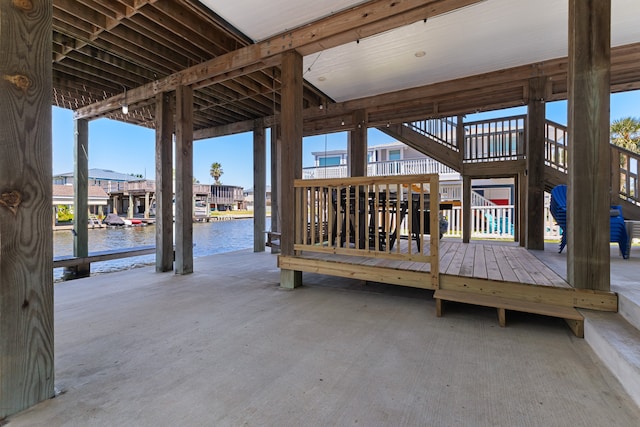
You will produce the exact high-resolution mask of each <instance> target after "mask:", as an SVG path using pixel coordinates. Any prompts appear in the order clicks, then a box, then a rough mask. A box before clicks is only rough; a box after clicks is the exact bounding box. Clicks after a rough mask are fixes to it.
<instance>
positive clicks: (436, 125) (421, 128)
mask: <svg viewBox="0 0 640 427" xmlns="http://www.w3.org/2000/svg"><path fill="white" fill-rule="evenodd" d="M404 125H405V126H407V127H408V128H410V129H411V130H413V131H415V132H418V133H421V134H422V135H425V136H428V137H429V138H431V139H433V140H434V141H436V142H438V143H440V144H442V145H444V146H446V147H449V148H450V149H452V150H454V151H458V150H459V149H460V146H459V144H458V141H457V140H456V128H457V118H456V117H442V118H433V119H424V120H418V121H415V122H410V123H405V124H404Z"/></svg>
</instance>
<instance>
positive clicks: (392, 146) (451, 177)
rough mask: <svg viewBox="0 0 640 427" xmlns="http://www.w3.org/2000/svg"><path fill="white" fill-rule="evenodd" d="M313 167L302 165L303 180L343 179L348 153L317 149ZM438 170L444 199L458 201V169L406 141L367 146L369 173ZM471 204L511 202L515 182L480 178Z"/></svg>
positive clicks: (509, 179)
mask: <svg viewBox="0 0 640 427" xmlns="http://www.w3.org/2000/svg"><path fill="white" fill-rule="evenodd" d="M311 154H312V155H313V156H314V166H312V167H307V168H303V171H302V177H303V178H304V179H317V178H344V177H346V176H347V175H348V170H347V164H348V152H347V150H346V149H344V150H329V151H314V152H312V153H311ZM427 173H437V174H438V175H439V176H440V193H441V197H442V199H443V200H449V201H452V202H454V203H459V202H460V200H461V196H462V176H461V175H460V174H459V173H458V172H456V171H455V170H453V169H451V168H449V167H448V166H445V165H443V164H442V163H440V162H438V161H436V160H434V159H432V158H430V157H428V156H426V155H425V154H423V153H421V152H419V151H417V150H415V149H413V148H411V147H409V146H407V145H405V144H403V143H402V142H399V141H393V142H389V143H384V144H378V145H372V146H369V147H368V148H367V176H389V175H412V174H427ZM472 188H473V191H474V193H475V195H477V196H479V197H477V198H474V199H473V200H472V203H476V202H482V203H487V204H495V205H512V204H513V203H514V198H515V183H514V181H513V179H511V178H496V179H478V180H474V181H473V185H472Z"/></svg>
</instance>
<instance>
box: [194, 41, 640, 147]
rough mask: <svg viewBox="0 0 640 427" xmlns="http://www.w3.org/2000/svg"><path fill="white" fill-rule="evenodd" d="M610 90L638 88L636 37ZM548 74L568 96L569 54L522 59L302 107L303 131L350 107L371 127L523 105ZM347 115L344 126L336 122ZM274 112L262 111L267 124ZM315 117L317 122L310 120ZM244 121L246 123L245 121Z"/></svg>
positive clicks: (330, 121)
mask: <svg viewBox="0 0 640 427" xmlns="http://www.w3.org/2000/svg"><path fill="white" fill-rule="evenodd" d="M611 52H612V56H611V90H612V92H617V91H622V90H635V89H640V67H638V66H637V64H638V63H640V43H636V44H632V45H626V46H619V47H616V48H613V49H612V50H611ZM534 76H547V77H548V78H549V79H550V83H551V84H552V86H553V93H552V94H551V98H550V99H549V101H551V100H554V101H555V100H561V99H566V96H567V94H566V80H567V58H556V59H552V60H548V61H543V62H538V63H533V64H528V65H522V66H519V67H513V68H510V69H505V70H499V71H494V72H490V73H485V74H480V75H476V76H470V77H464V78H460V79H455V80H450V81H446V82H441V83H436V84H431V85H425V86H421V87H416V88H411V89H406V90H400V91H396V92H391V93H386V94H381V95H376V96H371V97H365V98H360V99H354V100H350V101H345V102H341V103H333V104H328V105H326V106H324V108H323V109H322V110H320V109H319V108H317V107H313V108H307V109H305V111H304V112H303V116H304V120H305V125H304V126H305V135H309V134H321V133H327V132H334V131H339V130H345V129H347V128H348V126H346V124H347V123H346V122H347V121H348V118H349V117H351V114H352V113H353V111H356V110H359V109H365V110H366V111H367V117H368V118H367V122H368V125H369V126H370V127H372V126H384V125H385V124H386V123H389V122H391V123H402V122H405V121H411V120H418V119H423V118H426V117H429V116H445V115H455V114H464V113H472V112H476V111H484V110H495V109H500V108H507V107H513V106H518V105H524V104H526V102H527V93H526V90H525V88H526V87H528V81H529V78H531V77H534ZM343 118H344V119H345V127H344V128H343V127H342V125H341V124H340V126H338V125H337V124H336V123H338V122H339V123H341V122H342V119H343ZM276 120H277V118H274V116H270V117H265V118H264V122H265V125H266V126H270V125H271V124H273V123H274V122H275V121H276ZM314 122H315V123H314ZM245 124H246V123H245ZM238 129H244V128H243V127H242V126H238V127H230V126H227V127H220V128H217V129H203V130H201V131H199V132H198V133H197V134H195V135H194V137H195V136H198V137H206V138H211V137H215V136H223V135H224V133H223V132H225V131H229V130H234V131H237V130H238Z"/></svg>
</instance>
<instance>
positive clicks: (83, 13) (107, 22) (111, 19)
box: [53, 0, 157, 61]
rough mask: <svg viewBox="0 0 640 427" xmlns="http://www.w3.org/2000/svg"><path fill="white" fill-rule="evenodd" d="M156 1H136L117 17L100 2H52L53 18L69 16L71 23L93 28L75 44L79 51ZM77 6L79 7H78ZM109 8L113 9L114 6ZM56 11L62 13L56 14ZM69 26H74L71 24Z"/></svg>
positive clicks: (90, 0) (61, 57)
mask: <svg viewBox="0 0 640 427" xmlns="http://www.w3.org/2000/svg"><path fill="white" fill-rule="evenodd" d="M156 1H157V0H136V2H135V6H134V7H132V8H129V9H126V14H124V15H118V14H117V13H116V14H110V13H109V11H110V10H111V9H110V8H109V7H106V6H104V5H103V4H102V2H100V1H93V0H84V1H83V2H80V1H77V0H54V1H53V7H54V13H53V16H54V18H57V17H58V16H61V15H63V13H64V14H67V15H71V17H72V18H73V21H72V22H75V21H85V22H88V23H90V24H92V25H93V26H94V28H93V30H92V31H90V34H89V36H88V37H86V38H82V39H80V40H79V41H78V42H77V44H76V46H75V49H80V48H82V47H83V46H84V45H86V44H88V43H90V42H91V41H92V40H95V39H97V38H98V37H99V36H100V34H102V33H103V32H104V31H109V30H112V29H113V28H115V27H116V26H118V25H119V24H120V22H121V20H122V19H123V18H129V17H131V16H132V15H133V14H135V13H137V11H138V10H139V9H140V8H142V7H144V6H146V5H147V4H150V3H155V2H156ZM106 3H107V4H108V3H109V1H108V0H107V2H106ZM111 3H113V2H111ZM88 4H89V5H91V6H93V8H91V7H89V6H88ZM79 5H81V6H80V7H78V6H79ZM111 6H112V7H113V6H115V5H111ZM56 9H57V10H58V11H60V12H63V13H60V12H57V11H56ZM98 10H101V11H103V12H105V13H107V15H105V14H102V13H101V12H99V11H98ZM78 18H79V19H78ZM70 24H71V25H74V24H73V23H70ZM54 28H55V27H54ZM71 50H73V49H69V50H68V51H67V52H66V53H69V52H71ZM64 57H65V54H61V55H58V56H56V61H62V60H63V59H64Z"/></svg>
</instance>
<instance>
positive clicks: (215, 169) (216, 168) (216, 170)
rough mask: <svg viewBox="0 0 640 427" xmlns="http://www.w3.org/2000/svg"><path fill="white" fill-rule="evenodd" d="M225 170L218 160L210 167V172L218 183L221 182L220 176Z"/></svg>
mask: <svg viewBox="0 0 640 427" xmlns="http://www.w3.org/2000/svg"><path fill="white" fill-rule="evenodd" d="M223 173H224V171H223V170H222V165H221V164H220V163H218V162H215V163H212V164H211V169H209V174H211V176H212V177H213V179H215V180H216V185H219V184H220V177H221V176H222V174H223Z"/></svg>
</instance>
